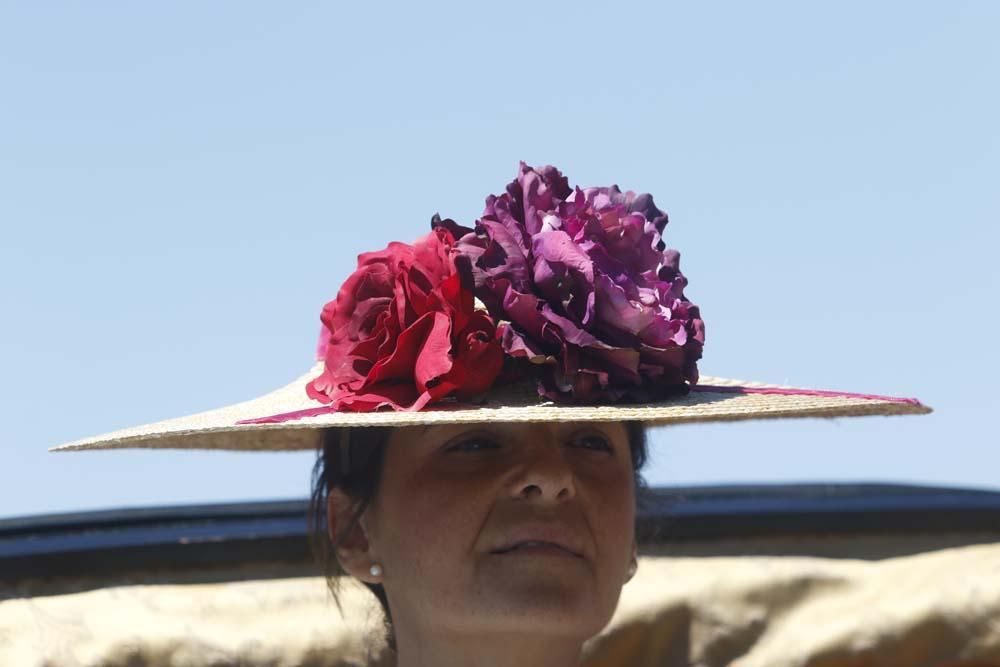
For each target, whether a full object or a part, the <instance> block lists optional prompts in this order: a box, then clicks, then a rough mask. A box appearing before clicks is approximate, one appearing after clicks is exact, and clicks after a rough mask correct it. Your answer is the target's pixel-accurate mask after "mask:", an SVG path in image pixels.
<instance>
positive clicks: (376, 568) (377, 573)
mask: <svg viewBox="0 0 1000 667" xmlns="http://www.w3.org/2000/svg"><path fill="white" fill-rule="evenodd" d="M368 574H370V575H372V576H373V577H381V576H382V566H381V565H379V564H378V563H372V566H371V567H370V568H368Z"/></svg>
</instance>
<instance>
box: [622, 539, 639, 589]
mask: <svg viewBox="0 0 1000 667" xmlns="http://www.w3.org/2000/svg"><path fill="white" fill-rule="evenodd" d="M638 569H639V545H638V544H636V542H635V540H632V560H630V561H629V564H628V570H627V571H626V572H625V583H628V582H629V581H631V580H632V577H634V576H635V573H636V570H638Z"/></svg>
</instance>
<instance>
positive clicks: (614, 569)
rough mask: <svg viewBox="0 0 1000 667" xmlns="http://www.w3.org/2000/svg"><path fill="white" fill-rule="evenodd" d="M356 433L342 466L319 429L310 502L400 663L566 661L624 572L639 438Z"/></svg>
mask: <svg viewBox="0 0 1000 667" xmlns="http://www.w3.org/2000/svg"><path fill="white" fill-rule="evenodd" d="M358 431H360V432H358ZM358 431H356V432H355V433H356V434H357V435H360V438H358V439H357V440H360V441H356V440H355V439H354V438H351V439H350V442H351V444H350V445H347V447H349V449H348V450H347V454H346V455H345V452H344V451H343V450H341V449H340V448H341V443H340V441H339V437H337V435H336V434H335V432H331V434H334V435H333V437H330V438H328V441H327V443H326V445H325V447H324V451H323V456H322V458H321V460H320V465H319V467H318V474H317V477H316V481H317V485H316V488H315V489H314V493H313V500H314V503H316V504H317V505H318V504H320V503H323V502H324V498H325V505H326V507H327V508H328V509H327V512H326V516H327V521H328V527H329V531H328V534H329V538H330V545H331V547H332V550H333V553H334V554H335V555H336V559H337V561H338V562H339V564H340V566H341V567H342V568H343V570H344V571H345V572H347V573H348V574H350V575H351V576H353V577H355V578H357V579H359V580H360V581H362V582H364V583H365V584H366V585H367V586H368V587H369V588H370V589H371V590H372V592H373V593H375V595H376V596H377V597H378V599H379V601H380V602H381V603H382V606H383V611H384V612H385V614H386V617H387V618H391V619H392V621H391V623H389V624H388V628H387V629H388V634H389V644H390V645H394V646H395V647H396V648H397V649H398V652H399V655H400V662H399V664H400V665H405V664H428V665H449V664H469V663H470V656H476V660H479V661H481V662H482V664H496V665H502V664H512V665H513V664H517V665H532V664H538V665H543V664H544V665H555V666H559V665H575V664H577V661H578V659H579V654H580V648H581V645H582V644H583V642H584V641H585V640H587V639H588V638H589V637H591V636H593V635H595V634H597V632H599V631H600V630H601V628H603V627H604V626H605V625H606V624H607V622H608V621H609V620H610V618H611V614H612V613H613V612H614V609H615V605H616V603H617V601H618V595H619V593H620V591H621V587H622V584H624V583H625V582H626V581H627V580H628V579H629V578H631V576H632V575H633V574H634V573H635V568H636V543H635V535H634V530H633V527H634V525H635V506H636V502H635V499H636V489H637V488H638V487H639V486H640V479H639V473H638V470H639V468H640V467H641V466H642V463H643V461H644V459H645V435H644V432H643V430H642V428H641V426H639V425H638V424H635V423H633V424H631V425H629V426H626V425H624V424H622V423H620V422H618V423H608V422H599V423H594V424H574V423H560V422H555V423H537V424H499V425H488V426H477V427H471V428H470V427H468V426H462V425H450V426H432V427H429V428H421V427H407V428H401V429H395V430H381V431H378V432H376V433H374V434H373V433H368V432H365V430H364V429H359V430H358ZM334 581H335V580H334ZM334 586H335V584H334ZM404 658H405V660H404Z"/></svg>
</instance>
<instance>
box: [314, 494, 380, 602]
mask: <svg viewBox="0 0 1000 667" xmlns="http://www.w3.org/2000/svg"><path fill="white" fill-rule="evenodd" d="M357 509H358V504H357V502H356V501H354V500H353V499H351V498H350V497H349V496H348V495H347V494H346V493H344V492H343V491H342V490H340V489H331V490H330V493H329V494H328V495H327V498H326V530H327V534H328V535H329V537H330V543H331V544H333V545H334V555H335V556H336V557H337V562H339V563H340V566H341V567H342V568H344V571H345V572H346V573H347V574H349V575H351V576H352V577H354V578H355V579H360V580H361V581H366V582H368V583H380V580H381V577H374V576H372V574H371V567H372V565H373V564H374V563H375V558H374V557H373V555H372V553H371V544H370V543H369V542H368V534H367V532H366V531H365V527H364V522H362V521H361V516H355V514H356V513H357Z"/></svg>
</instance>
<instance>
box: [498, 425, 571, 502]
mask: <svg viewBox="0 0 1000 667" xmlns="http://www.w3.org/2000/svg"><path fill="white" fill-rule="evenodd" d="M528 437H529V438H531V439H532V440H534V442H529V443H525V444H524V447H523V450H524V453H523V456H524V459H523V461H522V463H521V465H520V466H518V468H517V475H515V476H514V478H513V479H512V481H511V486H510V489H511V493H512V495H514V496H515V497H517V498H521V499H526V500H542V501H563V500H568V499H570V498H572V497H573V496H574V495H576V487H575V478H574V473H573V468H572V466H571V465H570V463H569V461H567V460H566V454H565V451H564V449H563V447H562V446H561V445H560V443H558V442H556V441H555V439H554V438H553V437H552V434H550V433H537V434H532V435H530V436H528Z"/></svg>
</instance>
